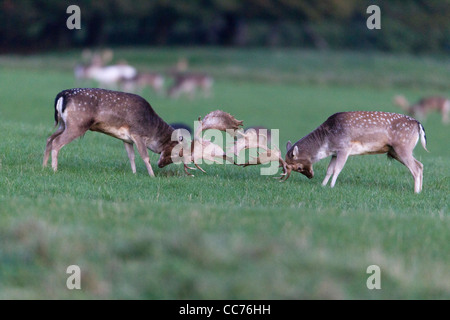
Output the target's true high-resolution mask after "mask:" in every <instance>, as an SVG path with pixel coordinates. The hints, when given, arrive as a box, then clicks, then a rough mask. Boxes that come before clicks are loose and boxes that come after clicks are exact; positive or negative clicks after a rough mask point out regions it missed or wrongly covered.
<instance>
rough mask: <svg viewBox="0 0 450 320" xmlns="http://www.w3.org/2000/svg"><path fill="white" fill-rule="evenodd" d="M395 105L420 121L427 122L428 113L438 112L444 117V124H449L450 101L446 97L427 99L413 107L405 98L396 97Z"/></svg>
mask: <svg viewBox="0 0 450 320" xmlns="http://www.w3.org/2000/svg"><path fill="white" fill-rule="evenodd" d="M394 103H395V104H396V105H398V106H399V107H400V108H401V109H402V110H404V111H405V112H407V113H408V114H410V115H411V116H413V117H418V118H419V119H420V120H425V118H426V116H427V114H428V113H430V112H433V111H437V112H439V113H441V115H442V122H443V123H445V124H447V123H449V113H450V100H449V99H446V98H444V97H427V98H423V99H421V100H419V101H418V102H416V103H415V104H412V105H411V104H410V103H409V101H408V100H407V99H406V98H405V97H404V96H402V95H397V96H395V97H394Z"/></svg>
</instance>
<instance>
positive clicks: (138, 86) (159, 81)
mask: <svg viewBox="0 0 450 320" xmlns="http://www.w3.org/2000/svg"><path fill="white" fill-rule="evenodd" d="M121 85H122V89H123V90H124V91H126V92H142V91H143V89H144V88H146V87H149V88H152V89H153V90H154V91H155V92H156V93H157V94H159V95H162V94H163V90H164V76H163V75H162V74H160V73H156V72H145V73H138V74H137V75H136V76H135V77H134V78H123V79H122V80H121Z"/></svg>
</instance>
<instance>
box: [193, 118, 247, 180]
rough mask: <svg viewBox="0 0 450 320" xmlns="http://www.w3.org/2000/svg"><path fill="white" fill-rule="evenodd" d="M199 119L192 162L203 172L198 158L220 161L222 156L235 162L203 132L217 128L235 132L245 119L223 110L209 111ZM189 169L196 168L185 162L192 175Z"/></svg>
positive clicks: (231, 132)
mask: <svg viewBox="0 0 450 320" xmlns="http://www.w3.org/2000/svg"><path fill="white" fill-rule="evenodd" d="M198 121H199V125H198V127H197V128H196V130H195V132H194V140H193V141H192V145H191V158H190V162H192V163H194V165H195V167H196V168H197V169H199V170H200V171H202V172H205V171H204V170H203V169H202V168H200V166H199V165H198V160H200V159H205V160H210V161H214V162H218V161H217V158H222V159H224V160H228V161H231V162H233V159H230V158H229V157H228V156H227V154H226V153H225V151H224V150H223V149H222V148H221V147H219V146H218V145H217V144H214V143H212V142H211V141H210V140H208V139H203V137H202V132H203V131H205V130H208V129H216V130H220V131H225V132H226V131H227V130H228V132H229V133H230V134H234V133H235V132H236V130H238V129H239V127H240V126H242V123H243V121H239V120H236V118H234V117H233V116H232V115H231V114H229V113H227V112H224V111H222V110H216V111H213V112H210V113H208V114H207V115H206V116H205V117H204V118H203V120H202V119H201V117H199V118H198ZM187 169H195V168H191V167H188V166H187V165H186V164H184V170H185V172H186V173H187V174H189V175H191V174H190V173H189V172H188V171H187Z"/></svg>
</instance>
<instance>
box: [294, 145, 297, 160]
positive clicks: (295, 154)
mask: <svg viewBox="0 0 450 320" xmlns="http://www.w3.org/2000/svg"><path fill="white" fill-rule="evenodd" d="M294 158H298V147H297V146H295V147H294Z"/></svg>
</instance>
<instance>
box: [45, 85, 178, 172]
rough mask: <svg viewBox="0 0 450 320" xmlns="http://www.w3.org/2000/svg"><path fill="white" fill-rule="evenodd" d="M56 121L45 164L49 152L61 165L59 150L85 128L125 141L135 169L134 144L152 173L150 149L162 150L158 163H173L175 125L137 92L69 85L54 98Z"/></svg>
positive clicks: (55, 168) (55, 161)
mask: <svg viewBox="0 0 450 320" xmlns="http://www.w3.org/2000/svg"><path fill="white" fill-rule="evenodd" d="M55 121H56V125H57V124H59V127H58V130H57V131H56V132H55V133H54V134H52V135H51V136H50V137H49V138H48V139H47V146H46V148H45V154H44V161H43V165H44V166H46V165H47V162H48V159H49V157H50V153H51V154H52V167H53V170H54V171H56V170H57V169H58V153H59V151H60V149H61V148H62V147H64V146H65V145H66V144H68V143H70V142H71V141H73V140H74V139H76V138H78V137H81V136H82V135H84V134H85V133H86V131H88V130H91V131H97V132H102V133H105V134H107V135H110V136H112V137H115V138H117V139H120V140H122V141H123V142H124V145H125V149H126V151H127V153H128V157H129V159H130V162H131V168H132V171H133V173H135V172H136V165H135V161H134V148H133V145H136V147H137V150H138V152H139V154H140V156H141V157H142V159H143V160H144V163H145V165H146V167H147V170H148V173H149V175H150V176H154V173H153V170H152V167H151V165H150V158H149V156H148V152H147V149H150V150H152V151H153V152H155V153H159V154H161V156H160V159H159V161H158V166H159V167H163V166H165V165H167V164H170V163H172V160H171V151H172V149H173V147H174V146H175V145H176V144H177V143H178V141H172V133H173V131H174V129H173V128H172V127H171V126H169V125H168V124H167V123H166V122H164V121H163V120H162V119H161V118H160V117H159V116H158V115H157V114H156V112H155V111H154V110H153V109H152V107H151V106H150V104H149V103H148V102H147V101H146V100H145V99H143V98H141V97H140V96H138V95H135V94H130V93H124V92H118V91H110V90H104V89H91V88H86V89H80V88H78V89H69V90H64V91H61V92H60V93H59V94H58V95H57V96H56V99H55Z"/></svg>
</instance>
